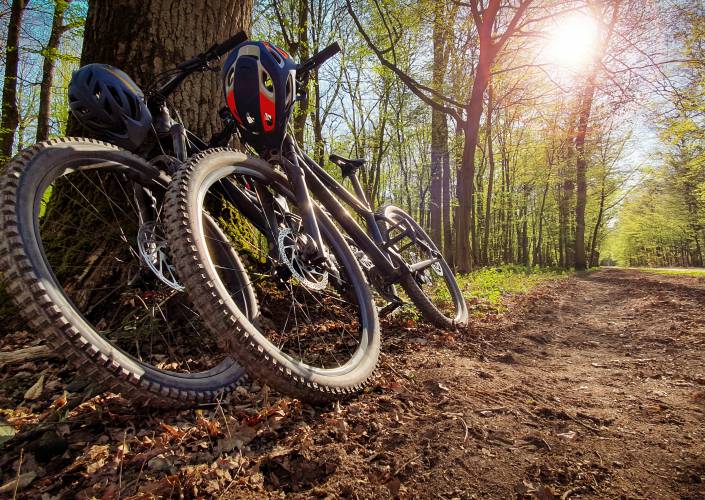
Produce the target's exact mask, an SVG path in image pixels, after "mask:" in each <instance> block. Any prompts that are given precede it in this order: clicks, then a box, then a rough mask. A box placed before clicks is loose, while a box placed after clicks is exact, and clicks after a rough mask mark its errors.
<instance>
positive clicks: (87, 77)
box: [86, 71, 93, 85]
mask: <svg viewBox="0 0 705 500" xmlns="http://www.w3.org/2000/svg"><path fill="white" fill-rule="evenodd" d="M92 81H93V72H92V71H89V72H88V75H86V85H90V84H91V82H92Z"/></svg>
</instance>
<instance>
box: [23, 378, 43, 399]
mask: <svg viewBox="0 0 705 500" xmlns="http://www.w3.org/2000/svg"><path fill="white" fill-rule="evenodd" d="M42 392H44V374H43V373H42V374H41V375H40V376H39V379H38V380H37V381H36V382H35V383H34V385H33V386H32V387H30V388H29V389H27V392H25V393H24V398H25V399H26V400H28V401H34V400H35V399H39V397H40V396H41V395H42Z"/></svg>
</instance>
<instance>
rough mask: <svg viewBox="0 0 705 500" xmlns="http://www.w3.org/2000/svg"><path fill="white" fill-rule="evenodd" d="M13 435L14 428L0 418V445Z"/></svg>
mask: <svg viewBox="0 0 705 500" xmlns="http://www.w3.org/2000/svg"><path fill="white" fill-rule="evenodd" d="M14 435H15V429H14V428H13V427H12V426H11V425H9V424H8V423H6V422H5V421H4V420H2V419H0V445H2V444H3V443H4V442H5V441H9V440H10V439H12V436H14Z"/></svg>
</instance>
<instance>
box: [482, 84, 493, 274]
mask: <svg viewBox="0 0 705 500" xmlns="http://www.w3.org/2000/svg"><path fill="white" fill-rule="evenodd" d="M492 97H493V96H492V86H491V84H490V89H489V93H488V99H487V159H488V161H489V166H490V170H489V172H488V178H487V197H486V199H485V228H484V229H485V231H484V236H483V238H482V262H483V263H484V264H485V265H487V264H489V261H490V259H489V245H490V243H489V242H490V225H491V223H492V190H493V188H494V151H493V150H492V104H493V102H492Z"/></svg>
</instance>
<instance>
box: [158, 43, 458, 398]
mask: <svg viewBox="0 0 705 500" xmlns="http://www.w3.org/2000/svg"><path fill="white" fill-rule="evenodd" d="M338 50H339V47H338V46H337V44H334V45H333V46H331V47H328V48H326V49H324V50H323V51H321V52H320V53H318V54H316V55H314V56H313V57H312V58H311V59H310V60H308V61H306V62H304V63H302V64H300V65H299V66H298V69H297V76H298V77H299V78H301V77H302V76H304V75H305V73H306V72H309V71H311V70H313V69H314V68H316V67H317V66H319V65H321V64H322V63H323V62H324V61H325V60H327V59H328V58H329V57H331V56H332V55H334V54H335V53H336V52H337V51H338ZM243 139H244V140H243V142H244V143H245V144H248V141H247V138H246V137H244V138H243ZM251 146H252V145H251ZM252 147H253V150H254V151H255V153H261V150H260V151H257V146H252ZM262 156H264V157H257V156H255V155H246V154H244V153H242V152H238V151H234V150H227V149H213V150H209V151H206V152H204V153H202V154H199V155H197V156H195V157H193V158H191V159H190V160H189V161H188V162H186V163H185V165H184V166H183V168H181V169H180V170H179V172H178V173H177V174H176V175H175V178H174V181H173V183H172V185H171V186H170V188H169V191H168V193H167V201H166V204H165V210H166V224H165V227H166V229H167V237H168V239H169V244H170V247H171V248H172V253H173V257H174V263H175V266H176V269H177V274H178V275H179V276H181V277H183V279H184V281H185V283H186V284H187V286H188V288H189V290H190V291H191V293H192V296H193V300H194V305H195V306H196V308H197V309H198V310H199V311H200V312H201V314H202V316H203V318H204V320H205V322H206V324H207V326H208V327H209V328H210V329H211V330H212V331H213V332H214V334H215V335H216V336H218V337H219V338H223V339H225V340H226V342H227V344H228V346H229V348H230V350H231V351H232V352H233V353H234V356H235V357H236V358H237V359H238V361H239V362H241V363H242V364H243V365H244V366H245V367H246V368H247V370H248V373H250V374H252V375H255V376H257V377H258V378H260V379H261V380H263V381H264V382H266V383H267V384H269V385H271V386H273V387H275V388H276V389H279V390H281V391H283V392H287V393H289V394H292V395H294V396H297V397H299V398H302V399H305V400H308V401H311V402H325V401H329V400H331V399H335V398H337V397H340V396H341V395H345V394H350V393H353V392H356V391H359V390H360V389H361V388H362V387H363V386H364V385H365V384H366V383H367V382H368V380H369V378H370V376H371V374H372V372H373V370H374V368H375V366H376V362H377V358H378V353H379V346H380V339H379V325H378V315H377V309H376V306H375V303H374V300H373V295H372V293H371V290H370V288H369V284H368V279H369V280H370V281H371V282H372V283H373V284H374V285H375V288H377V289H378V290H379V291H380V292H381V293H382V294H383V295H384V296H385V297H387V298H388V299H389V300H390V304H391V306H390V307H389V308H388V309H392V308H394V307H398V306H399V305H400V304H402V303H403V301H402V299H401V298H400V297H398V296H397V295H396V293H395V285H396V284H399V285H401V287H402V288H403V289H404V290H405V291H406V293H407V294H408V296H409V297H410V299H411V300H412V301H413V302H414V303H415V304H416V305H417V307H418V308H419V309H420V310H421V311H422V313H423V314H424V316H425V317H427V318H428V319H429V320H431V321H432V322H434V323H435V324H437V325H439V326H443V327H454V326H459V325H463V324H465V323H466V321H467V316H468V312H467V307H466V304H465V301H464V299H463V297H462V294H461V292H460V290H459V288H458V285H457V283H456V281H455V278H454V276H453V273H452V272H451V270H450V268H449V266H448V264H447V263H446V262H445V260H444V259H443V256H442V255H441V253H440V252H439V251H438V249H437V247H436V246H435V245H434V244H433V242H432V241H431V239H430V238H429V237H428V235H427V234H426V233H425V232H424V231H423V229H422V228H421V227H420V226H419V225H418V224H417V223H416V222H415V221H414V220H413V219H412V218H411V217H410V216H409V215H408V214H406V213H405V212H404V211H403V210H401V209H399V208H397V207H393V206H389V207H385V208H383V209H382V210H380V211H377V212H374V211H373V210H372V209H371V207H370V203H369V202H368V201H367V200H366V198H365V196H364V191H363V189H362V187H361V185H360V183H359V181H358V179H357V177H356V175H355V172H356V170H358V169H359V168H361V167H362V165H363V163H364V162H363V161H362V160H347V159H345V158H342V157H340V156H335V155H333V156H332V157H331V159H332V161H333V162H334V163H336V164H338V165H339V166H340V167H341V168H342V173H343V177H345V178H348V179H350V181H351V182H352V184H353V187H354V190H355V193H356V194H355V195H353V194H351V193H350V192H348V191H347V190H346V189H345V188H344V187H343V186H342V185H341V184H340V183H338V182H337V181H336V180H335V179H334V178H333V177H332V176H331V175H330V174H328V173H327V172H326V171H325V169H323V168H322V167H321V166H319V165H318V164H316V162H314V161H313V160H312V159H311V158H310V157H309V156H308V155H306V154H305V153H304V152H303V151H302V150H301V148H300V147H299V146H298V145H297V144H296V142H295V141H294V140H293V138H292V136H291V135H290V134H287V135H286V136H285V138H284V140H283V146H282V148H281V150H280V151H278V152H277V151H275V152H273V153H272V152H269V153H266V155H265V154H263V155H262ZM309 190H310V192H311V193H312V194H313V196H315V198H316V199H317V200H318V203H317V202H314V201H313V199H312V196H311V194H310V193H309ZM338 198H340V199H342V200H343V201H345V202H346V203H348V204H349V205H350V206H351V207H352V208H353V209H354V210H355V212H356V213H358V214H359V215H360V216H361V217H362V219H363V220H365V222H366V230H365V229H363V228H362V227H361V226H360V225H359V224H358V223H357V222H356V221H355V219H354V218H353V217H352V215H351V214H350V213H349V212H348V211H347V210H346V209H345V207H343V205H342V204H341V203H340V202H339V201H338ZM204 217H209V218H210V219H212V220H215V221H217V223H218V224H219V225H220V226H221V230H222V233H224V234H226V235H227V239H226V240H225V241H219V243H223V244H228V245H231V246H233V247H235V248H236V249H237V252H238V253H239V254H240V255H241V256H242V258H243V262H244V264H245V267H246V268H247V270H248V274H249V276H250V278H251V280H252V282H251V286H252V287H253V288H254V289H255V290H256V292H257V296H258V300H259V303H260V311H259V316H258V322H257V324H255V323H253V322H251V321H249V320H248V319H247V318H245V317H244V315H243V314H242V313H241V312H240V311H239V310H238V308H237V305H236V303H235V302H234V301H233V300H231V298H230V296H231V295H232V294H233V293H237V292H238V289H233V288H232V287H229V286H228V285H227V283H225V282H224V280H223V277H222V273H221V272H220V271H219V269H217V266H214V265H213V262H212V258H211V256H210V253H209V250H208V245H209V243H211V238H210V237H209V236H208V235H207V234H206V233H205V232H204V230H203V220H204ZM341 228H342V229H343V230H344V231H345V232H346V233H347V235H344V234H343V233H342V232H341ZM351 244H352V247H351ZM363 268H364V269H363Z"/></svg>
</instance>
